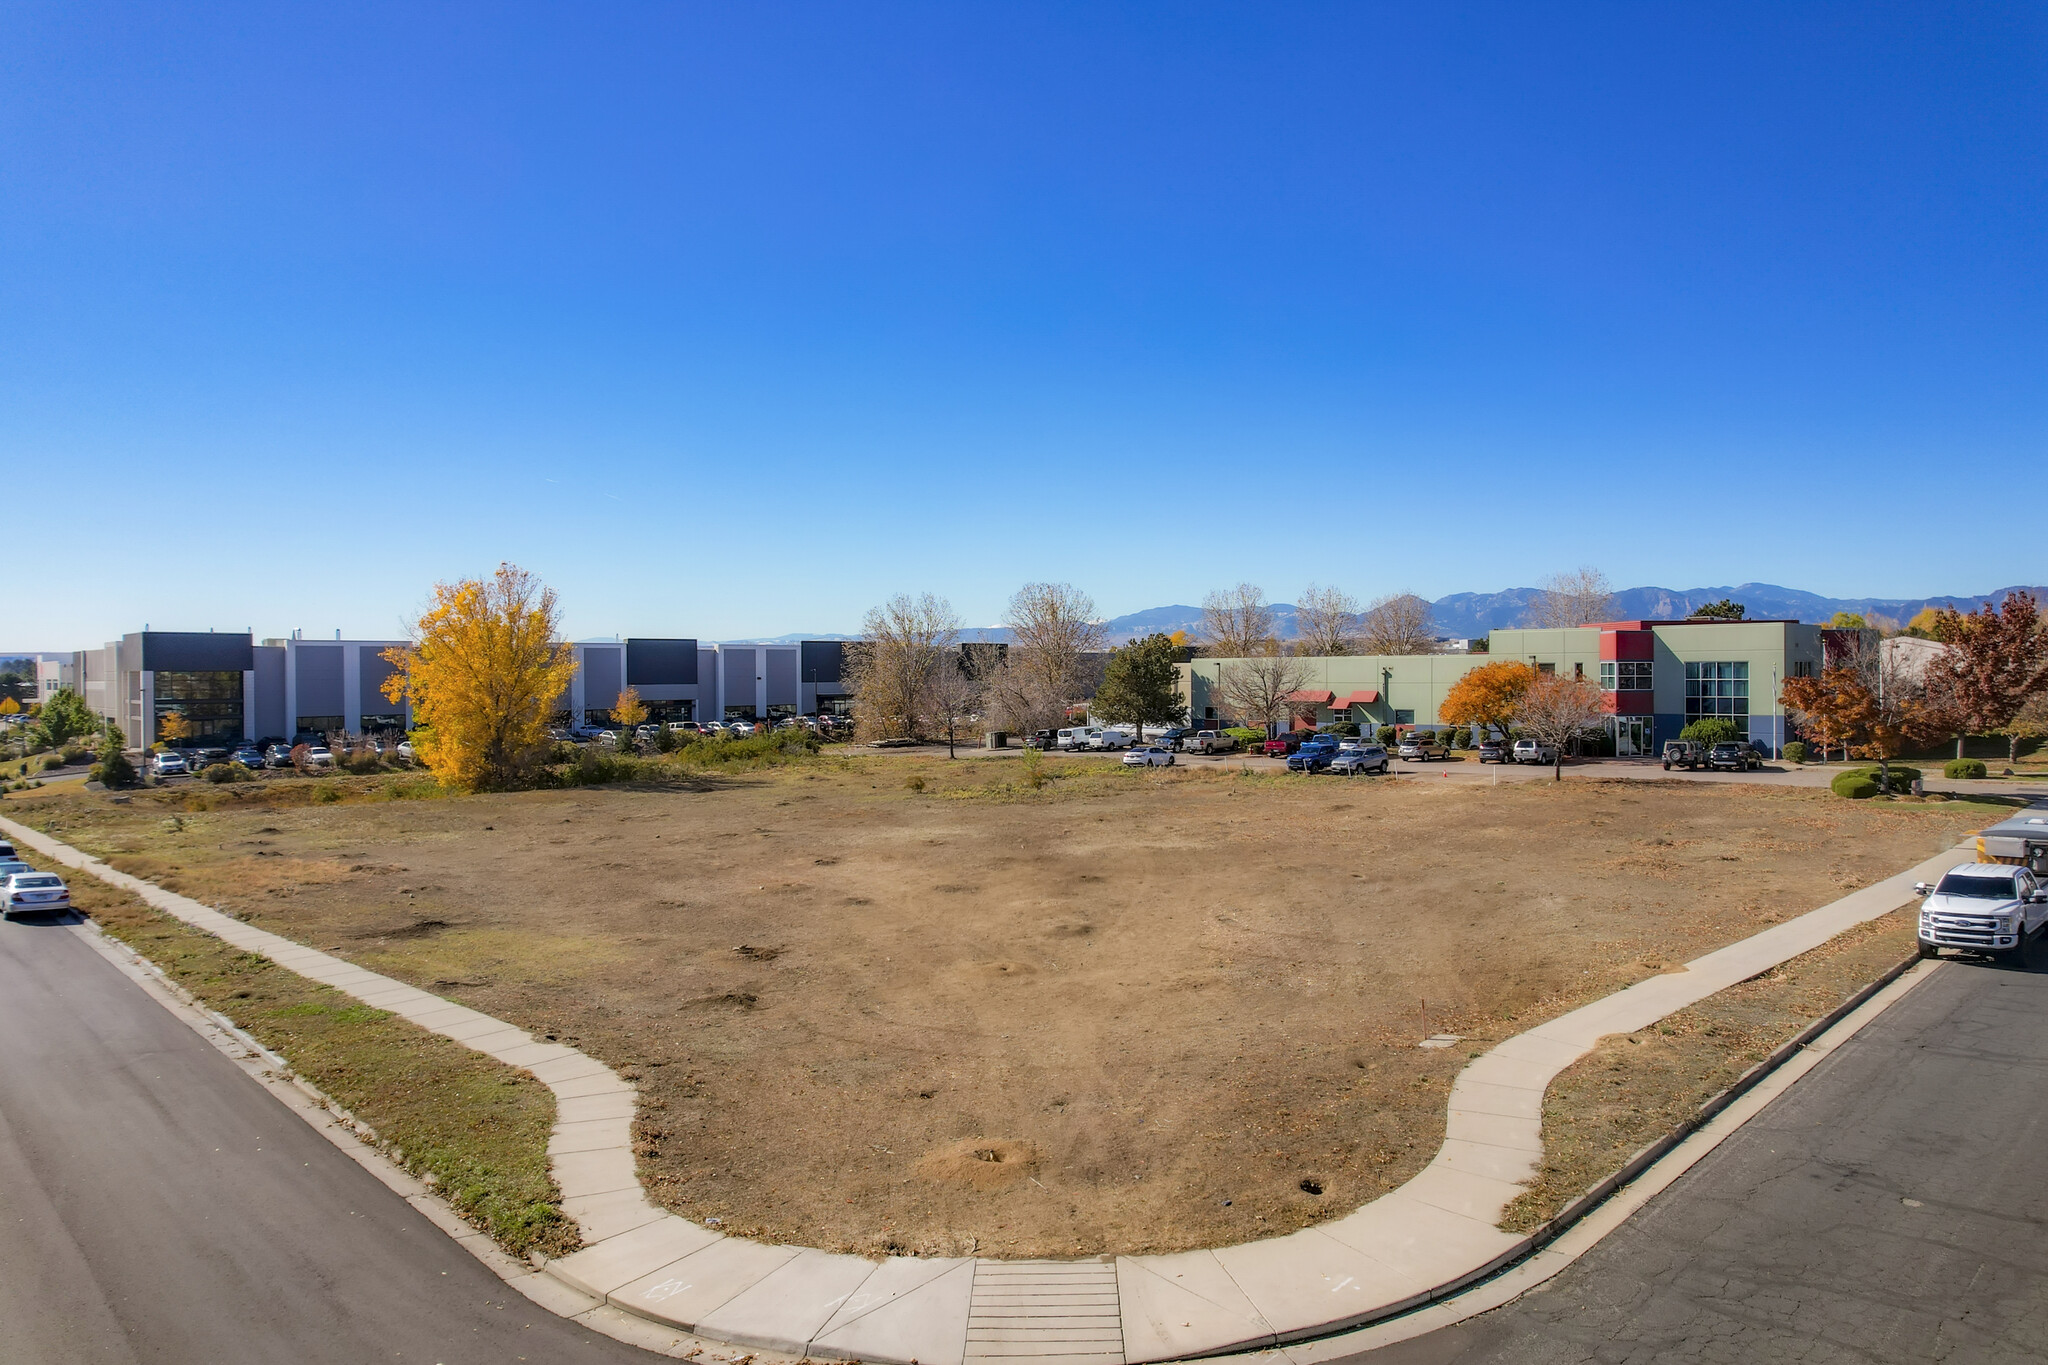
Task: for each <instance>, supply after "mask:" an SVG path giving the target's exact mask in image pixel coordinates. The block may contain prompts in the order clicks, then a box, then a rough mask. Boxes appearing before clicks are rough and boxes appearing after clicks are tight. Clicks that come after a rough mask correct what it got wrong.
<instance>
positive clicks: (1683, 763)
mask: <svg viewBox="0 0 2048 1365" xmlns="http://www.w3.org/2000/svg"><path fill="white" fill-rule="evenodd" d="M1706 762H1707V746H1706V745H1704V744H1699V743H1696V742H1694V741H1693V740H1689V739H1667V740H1665V741H1664V771H1665V772H1667V773H1668V772H1670V771H1671V770H1672V769H1673V768H1685V769H1687V770H1691V769H1694V768H1702V767H1705V766H1706Z"/></svg>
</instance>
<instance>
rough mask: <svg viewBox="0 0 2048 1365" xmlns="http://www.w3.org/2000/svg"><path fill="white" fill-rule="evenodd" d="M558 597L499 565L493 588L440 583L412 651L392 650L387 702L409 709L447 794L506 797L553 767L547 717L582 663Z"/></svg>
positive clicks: (480, 582) (387, 654)
mask: <svg viewBox="0 0 2048 1365" xmlns="http://www.w3.org/2000/svg"><path fill="white" fill-rule="evenodd" d="M559 626H560V614H559V611H558V608H557V606H556V602H555V593H554V589H552V588H549V587H547V586H545V585H544V584H542V583H541V581H540V580H539V579H537V578H535V577H534V576H533V575H532V574H530V573H528V572H527V571H526V570H524V569H522V568H519V567H517V566H516V565H512V564H500V565H499V566H498V571H497V573H496V574H494V575H493V576H491V577H490V578H488V579H474V578H473V579H465V580H464V581H462V582H460V583H438V584H436V585H435V586H434V602H433V606H432V607H430V608H429V609H428V611H427V613H426V614H425V615H424V616H422V617H420V619H419V621H418V623H417V624H416V625H415V626H414V627H413V630H412V642H411V644H409V645H405V646H401V647H398V648H394V649H387V650H385V651H384V658H385V659H387V660H388V661H390V662H391V663H392V664H393V665H394V666H395V669H396V671H395V672H393V673H392V674H391V676H390V677H389V678H387V679H385V682H384V695H385V696H386V697H387V698H389V699H390V700H391V701H394V702H401V701H408V700H409V701H410V702H411V703H412V713H413V720H414V724H415V725H416V726H417V727H418V733H416V734H415V736H414V739H413V745H414V748H415V749H416V750H417V751H418V753H419V757H420V760H421V761H422V762H423V763H425V764H426V765H427V767H428V768H429V769H430V770H431V771H432V772H433V774H434V776H435V777H436V778H437V779H438V780H439V781H440V782H441V784H442V785H443V786H446V787H457V788H463V789H467V790H470V791H501V790H504V789H505V788H508V787H517V786H522V785H524V784H526V783H528V782H530V781H532V779H533V775H534V774H535V773H536V772H537V771H538V770H539V768H540V766H541V764H542V762H543V761H544V760H545V759H546V757H547V754H548V750H549V744H548V737H547V725H548V718H549V717H550V716H552V715H553V714H554V712H555V703H556V702H557V701H558V700H559V699H560V698H561V695H562V693H563V692H564V691H566V690H567V689H568V686H569V679H570V676H571V675H572V674H574V673H575V671H576V656H575V654H574V652H573V651H572V650H571V649H570V648H569V646H568V645H567V644H565V643H563V642H562V640H561V639H560V634H561V632H560V629H559Z"/></svg>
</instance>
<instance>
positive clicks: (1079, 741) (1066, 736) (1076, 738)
mask: <svg viewBox="0 0 2048 1365" xmlns="http://www.w3.org/2000/svg"><path fill="white" fill-rule="evenodd" d="M1101 733H1102V727H1100V726H1097V725H1070V726H1068V727H1067V728H1066V729H1064V730H1062V731H1060V732H1059V734H1058V735H1056V736H1054V738H1053V747H1054V748H1056V749H1086V748H1088V747H1090V746H1091V745H1092V744H1093V743H1094V742H1095V736H1097V735H1099V734H1101Z"/></svg>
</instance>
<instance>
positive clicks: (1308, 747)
mask: <svg viewBox="0 0 2048 1365" xmlns="http://www.w3.org/2000/svg"><path fill="white" fill-rule="evenodd" d="M1336 757H1337V741H1336V738H1335V737H1334V736H1331V735H1318V736H1316V737H1315V738H1314V739H1309V740H1304V741H1302V745H1301V747H1300V748H1298V749H1296V750H1295V751H1294V752H1293V753H1291V754H1289V755H1288V756H1287V771H1289V772H1291V773H1319V772H1321V771H1322V770H1323V769H1325V768H1327V767H1329V766H1330V762H1331V760H1332V759H1334V758H1336Z"/></svg>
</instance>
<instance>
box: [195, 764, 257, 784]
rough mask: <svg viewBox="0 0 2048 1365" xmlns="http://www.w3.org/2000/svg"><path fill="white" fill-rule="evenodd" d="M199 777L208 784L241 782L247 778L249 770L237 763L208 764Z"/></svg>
mask: <svg viewBox="0 0 2048 1365" xmlns="http://www.w3.org/2000/svg"><path fill="white" fill-rule="evenodd" d="M199 775H200V776H201V777H203V778H205V779H206V780H207V781H208V782H241V781H244V780H245V779H247V778H248V776H249V770H248V769H247V768H244V767H243V766H242V765H241V764H239V763H209V764H207V765H206V766H205V767H204V768H201V769H200V770H199Z"/></svg>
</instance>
